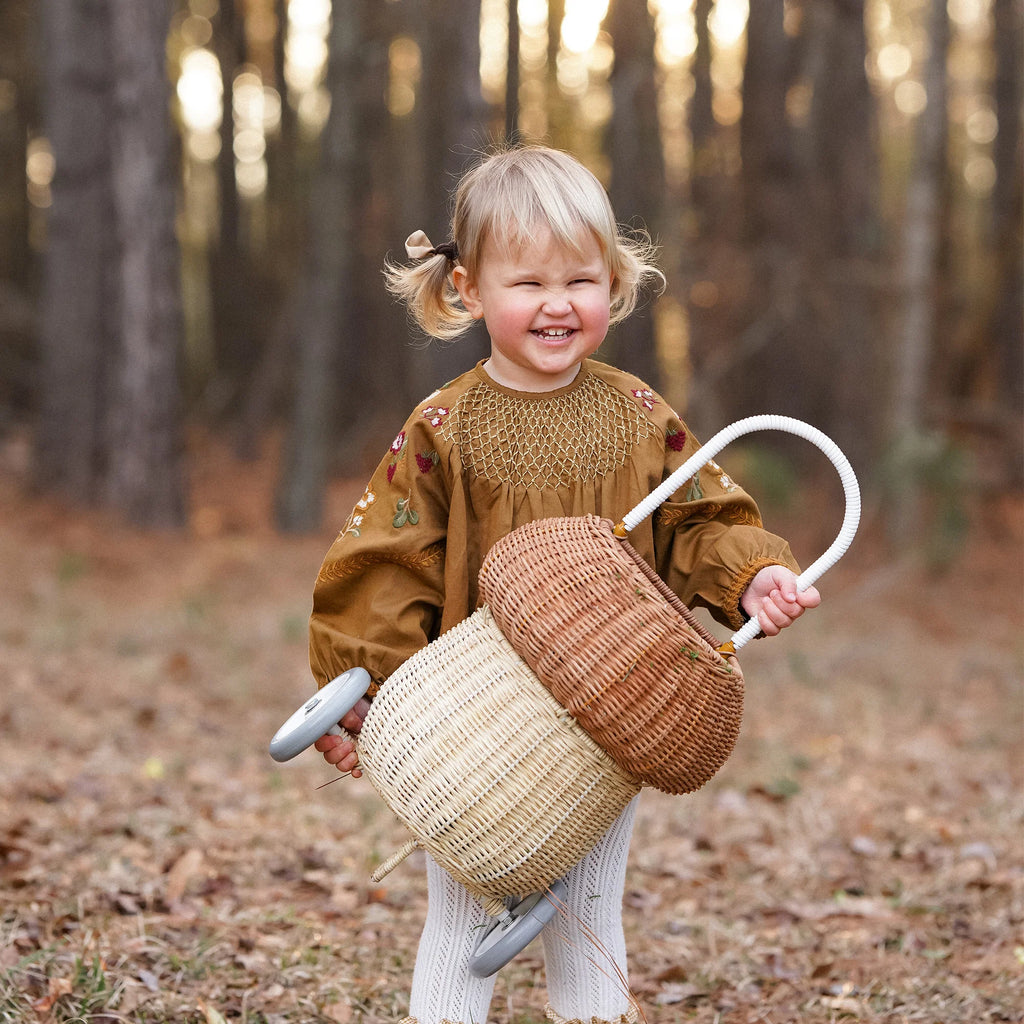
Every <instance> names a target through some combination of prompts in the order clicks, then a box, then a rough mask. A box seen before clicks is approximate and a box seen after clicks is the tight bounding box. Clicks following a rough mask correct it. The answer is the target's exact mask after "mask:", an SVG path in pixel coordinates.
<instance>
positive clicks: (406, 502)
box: [310, 360, 799, 685]
mask: <svg viewBox="0 0 1024 1024" xmlns="http://www.w3.org/2000/svg"><path fill="white" fill-rule="evenodd" d="M699 447H700V442H698V441H697V440H696V439H695V438H694V437H693V436H692V435H691V434H690V432H689V430H688V429H687V427H686V426H685V425H684V424H683V423H682V422H681V421H680V420H679V419H678V418H677V416H676V415H675V413H674V412H673V411H672V410H671V409H670V408H669V407H668V405H666V404H665V402H664V400H663V399H662V398H661V397H660V396H659V395H657V394H656V393H655V392H653V391H652V390H651V389H650V388H648V387H647V385H646V384H644V383H643V382H642V381H640V380H639V379H637V378H636V377H633V376H631V375H630V374H628V373H625V372H623V371H621V370H617V369H615V368H614V367H611V366H607V365H605V364H603V363H599V362H596V361H594V360H586V361H585V362H584V363H583V366H582V368H581V370H580V372H579V374H578V375H577V377H576V379H575V380H574V381H573V382H572V383H571V384H570V385H568V386H567V387H564V388H561V389H559V390H557V391H550V392H544V393H533V392H520V391H512V390H510V389H509V388H505V387H502V386H501V385H500V384H498V383H496V382H495V381H493V380H492V379H491V378H490V377H489V376H488V374H487V372H486V371H485V370H484V368H483V364H482V363H480V364H478V365H477V366H476V367H474V368H473V369H472V370H470V371H469V372H468V373H465V374H463V375H462V376H461V377H459V378H457V379H456V380H454V381H453V382H452V383H450V384H447V385H445V386H444V387H443V388H441V389H440V390H438V391H435V392H434V394H432V395H430V396H429V397H428V398H427V399H425V400H424V401H423V402H422V403H421V404H420V405H419V407H418V408H417V409H416V410H415V411H414V412H413V414H412V415H411V416H410V417H409V419H408V420H407V421H406V424H405V427H404V428H403V430H402V431H401V433H399V435H398V436H397V437H396V438H395V440H394V442H393V443H392V445H391V449H390V451H389V452H388V454H387V456H386V457H385V458H384V459H383V461H382V462H381V463H380V465H379V466H378V467H377V470H376V471H375V473H374V474H373V477H372V478H371V480H370V483H369V486H368V487H367V489H366V492H365V494H364V495H363V497H362V498H361V499H360V501H359V502H358V503H357V504H356V507H355V508H354V509H353V511H352V514H351V515H350V516H349V519H348V521H347V522H346V524H345V527H344V529H343V530H342V531H341V533H340V534H339V535H338V537H337V538H336V539H335V541H334V543H333V544H332V545H331V548H330V550H329V551H328V552H327V555H326V558H325V559H324V563H323V566H322V567H321V569H320V573H319V576H318V577H317V581H316V585H315V587H314V591H313V614H312V618H311V621H310V663H311V666H312V670H313V674H314V676H315V677H316V679H317V682H318V683H319V684H320V685H323V684H324V683H326V682H328V681H329V680H330V679H332V678H334V677H335V676H336V675H338V674H340V673H341V672H343V671H345V670H346V669H348V668H351V667H353V666H356V665H361V666H363V667H364V668H366V669H367V671H368V672H369V673H370V675H371V676H372V677H373V679H374V681H375V682H376V683H380V682H382V681H383V680H384V679H386V678H387V676H389V675H390V674H391V673H392V672H394V671H395V669H397V668H398V666H399V665H401V664H402V662H403V661H405V660H406V658H408V657H410V656H411V655H412V654H414V653H415V652H416V651H417V650H419V649H420V648H421V647H423V646H425V645H426V644H427V643H429V642H430V640H432V639H433V638H434V637H436V636H437V635H438V634H439V633H441V632H444V631H445V630H447V629H450V628H451V627H452V626H454V625H455V624H456V623H458V622H460V621H461V620H462V619H464V618H466V617H467V616H468V615H470V614H471V613H472V612H473V611H474V610H475V609H476V607H477V574H478V572H479V569H480V565H481V562H482V561H483V558H484V556H485V555H486V553H487V551H488V550H489V549H490V547H491V545H492V544H493V543H494V542H495V541H496V540H498V538H500V537H503V536H504V535H505V534H506V533H508V532H509V531H510V530H513V529H514V528H515V527H517V526H519V525H521V524H523V523H525V522H528V521H530V520H533V519H537V518H541V517H546V516H574V515H584V514H586V513H595V514H597V515H600V516H604V517H607V518H608V519H611V520H613V521H615V522H618V521H619V520H620V519H621V518H622V517H623V515H625V513H626V512H628V511H629V510H630V509H631V508H633V507H634V506H635V505H636V504H637V503H638V502H639V501H640V500H641V499H643V498H644V497H646V496H647V495H648V494H649V493H650V492H651V491H652V490H654V488H655V487H656V486H657V485H658V484H659V483H660V482H661V481H662V480H663V479H665V477H666V476H667V475H668V474H669V473H671V472H672V470H673V469H675V468H676V467H677V466H679V465H681V464H682V463H683V462H684V461H685V460H686V459H687V458H688V457H689V456H690V455H692V454H693V452H694V451H696V450H697V448H699ZM629 539H630V543H631V544H632V545H633V546H634V547H635V548H636V549H637V550H638V551H639V552H640V553H641V554H642V555H643V556H644V558H646V559H647V561H648V562H650V564H651V565H653V566H654V567H655V569H657V571H658V573H659V574H660V575H661V576H662V578H663V579H664V580H665V581H666V583H668V585H669V586H670V587H671V588H672V589H673V590H674V591H675V592H676V593H677V594H678V595H679V597H680V598H681V599H682V600H683V601H684V602H685V603H686V604H687V605H689V606H690V607H696V606H698V605H700V606H704V607H707V608H708V609H710V611H711V613H712V615H714V616H715V618H717V619H718V620H719V621H721V622H723V623H725V624H727V625H729V626H731V627H733V628H738V627H739V626H740V625H742V622H743V616H742V613H741V612H740V610H739V607H738V605H739V599H740V596H741V595H742V593H743V591H744V590H745V589H746V587H747V585H748V584H749V582H750V580H751V579H752V578H753V577H754V575H755V574H756V573H757V572H758V570H760V569H761V568H763V567H764V566H766V565H771V564H784V565H788V566H790V567H791V568H793V569H794V571H799V569H798V567H797V565H796V562H795V561H794V559H793V556H792V553H791V552H790V550H789V545H788V544H787V543H786V542H785V541H784V540H783V539H782V538H780V537H776V536H774V535H773V534H771V533H768V532H766V531H765V530H764V529H762V528H761V517H760V514H759V512H758V509H757V506H756V504H755V503H754V501H753V499H752V498H751V497H750V496H749V495H748V494H747V493H746V492H744V491H743V490H742V489H740V488H739V487H738V486H737V485H736V484H735V483H734V482H733V481H732V480H731V479H730V478H729V477H728V476H727V475H726V474H725V472H724V471H723V470H722V469H721V467H720V466H718V465H717V463H715V462H708V463H707V464H706V465H705V466H704V467H703V468H702V469H701V470H700V472H699V473H698V474H696V475H695V476H694V477H693V478H692V479H691V480H690V481H689V482H688V483H687V484H685V485H684V486H683V487H681V488H679V490H678V491H676V493H675V494H674V495H672V499H671V500H670V501H667V502H665V503H664V504H663V505H662V506H661V507H660V508H659V509H658V511H657V512H656V513H655V515H654V516H653V517H652V518H650V519H648V520H646V521H645V522H644V523H641V524H640V525H639V526H637V527H636V529H634V530H633V531H632V532H631V533H630V535H629Z"/></svg>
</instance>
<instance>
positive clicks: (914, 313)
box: [888, 0, 950, 542]
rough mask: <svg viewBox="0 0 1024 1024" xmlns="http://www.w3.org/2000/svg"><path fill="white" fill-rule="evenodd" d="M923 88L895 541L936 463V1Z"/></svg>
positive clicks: (909, 235) (902, 332)
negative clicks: (931, 434)
mask: <svg viewBox="0 0 1024 1024" xmlns="http://www.w3.org/2000/svg"><path fill="white" fill-rule="evenodd" d="M929 10H930V15H929V20H928V46H929V49H928V57H927V60H926V62H925V66H924V73H923V84H924V88H925V95H926V97H927V104H926V106H925V108H924V110H923V111H922V112H921V113H920V115H919V116H918V119H917V126H916V128H917V131H916V137H915V140H914V156H913V166H912V167H911V171H910V181H909V183H908V187H907V199H906V210H905V211H904V220H903V231H902V238H901V248H900V254H899V271H898V273H899V280H900V286H901V287H900V308H899V325H898V333H897V335H896V338H895V343H896V344H895V365H894V368H893V375H892V390H891V393H890V396H889V401H890V412H889V415H890V424H889V429H890V442H891V445H892V452H893V454H892V459H893V463H892V465H891V474H892V478H893V480H894V481H895V482H896V483H897V485H898V486H896V487H895V489H894V492H893V500H892V501H891V502H890V504H889V510H890V511H889V517H888V525H889V528H890V530H891V532H892V534H893V536H894V537H895V538H896V540H897V541H900V542H902V541H907V540H909V539H910V537H911V536H912V535H913V532H914V531H915V530H918V529H919V516H920V499H921V484H922V480H921V476H922V471H923V469H924V468H925V465H926V464H927V462H928V461H930V460H931V459H932V457H933V456H932V447H931V444H930V442H929V439H928V437H927V434H928V431H929V430H930V429H931V428H932V427H934V423H930V422H929V410H928V405H929V388H928V382H929V373H930V371H931V368H932V367H931V364H932V357H933V354H934V348H935V332H936V284H937V272H938V260H939V248H940V242H941V239H942V234H943V210H944V204H943V198H944V196H945V194H946V188H947V178H946V160H947V136H948V110H947V103H948V84H947V79H946V66H947V58H948V50H949V37H950V29H949V11H948V9H947V4H946V0H931V3H930V5H929Z"/></svg>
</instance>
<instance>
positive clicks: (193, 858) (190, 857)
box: [167, 847, 203, 905]
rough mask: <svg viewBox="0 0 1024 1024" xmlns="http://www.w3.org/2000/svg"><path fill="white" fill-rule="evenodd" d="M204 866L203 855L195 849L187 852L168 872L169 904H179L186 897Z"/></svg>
mask: <svg viewBox="0 0 1024 1024" xmlns="http://www.w3.org/2000/svg"><path fill="white" fill-rule="evenodd" d="M202 866H203V854H202V852H201V851H200V850H197V849H196V848H195V847H193V848H192V849H190V850H186V851H185V853H183V854H182V855H181V856H180V857H179V858H178V859H177V860H176V861H175V862H174V863H173V864H172V865H171V869H170V871H168V872H167V902H168V904H170V905H173V904H175V903H177V902H178V901H179V900H180V899H181V898H182V896H184V895H185V890H186V889H187V888H188V884H189V882H191V881H192V879H193V878H195V877H196V876H197V875H198V874H199V872H200V870H201V869H202Z"/></svg>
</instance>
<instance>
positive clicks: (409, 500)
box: [309, 407, 450, 688]
mask: <svg viewBox="0 0 1024 1024" xmlns="http://www.w3.org/2000/svg"><path fill="white" fill-rule="evenodd" d="M430 411H431V410H430V408H429V407H428V408H427V409H426V410H424V409H418V410H417V411H416V412H414V413H413V415H412V416H410V418H409V419H408V420H407V421H406V424H405V427H404V429H403V430H402V431H401V433H400V434H399V435H398V436H397V437H396V438H395V440H394V441H393V442H392V444H391V448H390V449H389V451H388V453H387V455H386V456H385V457H384V459H383V460H382V461H381V463H380V465H379V466H378V467H377V469H376V471H375V472H374V474H373V476H372V478H371V480H370V483H369V486H368V487H367V489H366V492H365V493H364V494H363V496H362V498H361V499H360V500H359V501H358V502H357V503H356V506H355V508H354V509H353V510H352V514H351V515H350V516H349V518H348V521H347V522H346V524H345V527H344V529H343V530H342V531H341V533H339V534H338V536H337V538H336V539H335V541H334V543H333V544H332V545H331V547H330V549H329V550H328V552H327V555H326V557H325V558H324V561H323V565H322V566H321V568H320V572H319V574H318V576H317V580H316V584H315V586H314V589H313V612H312V616H311V618H310V642H309V647H310V667H311V668H312V671H313V675H314V676H315V678H316V680H317V683H318V685H320V686H323V685H324V684H325V683H327V682H329V681H330V680H331V679H333V678H334V677H335V676H337V675H339V674H340V673H341V672H344V671H345V670H347V669H349V668H353V667H355V666H361V667H363V668H365V669H366V670H367V671H368V672H369V673H370V676H371V677H372V679H373V682H374V684H375V686H374V688H375V687H376V686H377V685H379V684H380V683H381V682H382V681H383V680H384V679H386V678H387V677H388V676H389V675H391V673H392V672H394V671H395V669H397V668H398V666H399V665H401V664H402V662H403V661H405V660H406V659H407V658H409V657H410V656H411V655H412V654H414V653H415V652H416V651H418V650H419V649H420V648H421V647H424V646H426V644H428V643H429V642H430V641H431V640H432V639H433V638H434V637H435V636H436V634H437V631H438V624H439V622H440V617H441V608H442V605H443V603H444V562H445V544H446V535H447V521H448V507H449V494H450V486H449V482H448V479H447V473H446V466H445V463H444V460H443V459H442V457H441V456H440V455H439V453H438V449H437V439H436V437H435V427H436V422H432V421H431V416H430Z"/></svg>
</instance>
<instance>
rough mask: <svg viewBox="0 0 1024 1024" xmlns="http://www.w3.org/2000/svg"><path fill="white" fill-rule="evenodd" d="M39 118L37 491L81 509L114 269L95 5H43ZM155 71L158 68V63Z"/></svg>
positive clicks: (104, 31) (99, 437)
mask: <svg viewBox="0 0 1024 1024" xmlns="http://www.w3.org/2000/svg"><path fill="white" fill-rule="evenodd" d="M42 11H43V39H42V44H43V46H42V50H43V59H44V61H45V65H44V66H45V92H44V100H43V116H44V127H45V131H46V135H47V137H48V138H49V140H50V144H51V146H52V147H53V152H54V156H55V159H56V171H55V175H54V178H53V182H52V186H51V187H52V195H53V201H52V206H51V208H50V211H49V215H48V219H47V245H46V257H45V262H44V272H43V284H42V302H41V305H42V315H41V332H40V416H39V424H38V430H37V434H36V439H35V467H34V469H35V475H36V480H37V482H38V485H39V486H40V487H41V488H42V489H44V490H48V491H55V492H58V493H61V494H63V495H65V496H66V497H68V498H70V499H71V500H73V501H77V502H83V503H89V502H93V501H95V500H97V499H98V497H99V490H100V487H99V483H100V479H101V474H102V473H103V471H104V466H103V455H104V444H105V438H104V422H103V415H104V410H105V408H106V397H107V385H106V376H107V373H108V360H109V353H110V352H111V351H112V350H113V348H114V346H115V329H114V323H113V318H112V316H111V313H112V310H113V309H114V308H115V294H116V293H115V280H114V274H113V273H112V267H113V266H114V264H115V261H116V251H115V238H114V233H113V232H112V231H111V230H110V225H111V224H112V223H114V209H113V197H112V192H111V188H110V136H109V133H110V118H109V116H108V114H109V97H110V90H111V78H110V76H111V61H112V54H111V39H110V32H109V24H108V20H107V17H106V14H105V6H104V4H103V3H102V2H99V0H97V2H95V3H92V4H86V3H79V2H76V0H47V2H46V3H45V4H44V5H43V8H42ZM161 66H162V62H161Z"/></svg>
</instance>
